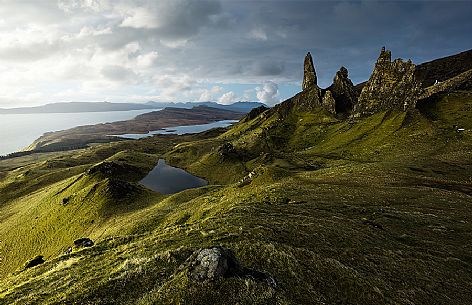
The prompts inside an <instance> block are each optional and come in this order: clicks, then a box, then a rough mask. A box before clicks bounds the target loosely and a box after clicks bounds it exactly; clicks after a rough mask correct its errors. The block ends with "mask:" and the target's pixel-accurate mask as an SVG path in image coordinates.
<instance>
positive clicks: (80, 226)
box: [0, 92, 472, 304]
mask: <svg viewBox="0 0 472 305" xmlns="http://www.w3.org/2000/svg"><path fill="white" fill-rule="evenodd" d="M471 118H472V98H471V97H470V94H469V93H464V92H456V93H453V94H450V95H449V96H443V97H441V98H439V99H438V100H437V101H436V102H435V103H433V104H426V105H422V106H421V108H420V111H418V112H416V113H412V114H405V113H380V114H377V115H374V116H371V117H368V118H365V119H362V120H360V121H357V122H349V121H339V120H337V119H336V118H333V117H330V116H327V115H326V113H324V112H313V113H304V112H294V111H292V112H289V113H288V114H286V115H284V117H283V119H282V116H280V115H279V114H277V113H275V114H272V115H270V116H268V117H265V118H261V117H259V118H256V119H254V120H253V121H251V122H248V123H246V124H239V125H237V126H235V127H234V128H233V129H231V130H230V131H228V132H226V133H224V134H222V135H219V136H217V137H216V138H211V139H209V138H208V137H201V138H200V139H192V140H195V141H192V142H185V141H188V140H189V138H187V139H185V138H179V139H173V140H169V141H168V142H166V141H163V140H153V139H149V140H146V141H142V142H131V143H133V144H132V145H134V146H135V147H130V145H131V144H130V142H126V143H115V144H110V145H108V146H107V147H106V148H100V147H101V146H98V147H96V148H94V149H102V150H103V151H106V152H107V153H103V154H102V155H101V156H100V157H97V154H95V151H93V150H92V151H90V152H83V151H81V152H79V153H78V156H76V157H77V158H79V159H80V160H81V161H80V162H77V165H76V166H75V167H72V168H71V169H70V174H67V175H66V174H64V171H65V169H64V168H68V166H64V168H62V167H61V166H58V168H54V170H53V172H54V173H55V174H54V175H51V174H50V172H51V169H46V168H44V166H46V165H41V163H39V165H34V163H29V162H31V161H30V160H26V161H22V160H23V159H20V160H16V161H15V162H18V163H19V165H18V166H22V167H20V168H18V169H16V170H13V171H9V172H8V173H7V174H6V177H4V178H3V180H2V198H13V197H16V196H17V195H21V197H20V198H19V199H13V200H11V199H8V200H6V201H5V202H3V203H2V206H1V207H0V217H2V219H3V220H2V223H1V225H0V236H2V239H3V240H2V243H0V247H2V246H3V247H4V248H2V249H1V255H2V258H3V259H2V262H1V263H2V264H3V265H2V269H1V270H6V269H4V267H3V266H8V269H7V270H8V271H9V272H11V271H13V270H15V269H16V270H18V271H15V273H14V274H13V275H10V276H8V277H6V278H4V279H3V280H2V281H1V282H0V303H1V302H2V301H3V302H4V303H5V304H59V303H60V302H61V301H64V300H67V303H68V304H116V303H122V304H175V303H181V304H215V303H219V304H236V303H239V304H275V303H277V304H333V303H337V304H428V303H435V304H466V303H468V302H469V301H470V291H471V289H472V287H471V286H472V284H471V283H472V256H471V255H470V253H472V248H471V246H470V243H468V242H465V241H470V240H471V232H472V227H471V223H472V219H471V216H470V213H469V211H470V208H471V204H472V197H471V196H472V177H471V176H470V173H471V172H472V164H471V162H470V160H471V159H472V158H471V157H472V156H471V152H472V135H471V131H470V129H471V128H472V126H470V122H471V121H472V120H471ZM452 125H457V126H459V128H461V127H462V128H466V129H468V131H465V132H457V131H456V129H457V128H456V127H453V126H452ZM192 138H194V137H192ZM178 142H179V143H180V142H185V143H180V144H178V145H176V146H174V144H177V143H178ZM225 142H231V143H233V145H234V147H235V149H236V151H237V152H238V156H237V157H225V156H222V155H221V153H220V152H219V149H218V148H219V147H220V146H221V145H222V144H223V143H225ZM124 148H126V149H127V151H126V152H123V153H119V151H121V150H123V149H124ZM115 153H118V155H115ZM162 154H164V155H165V157H166V159H167V160H169V161H170V162H171V163H172V164H176V165H179V166H182V167H184V168H186V169H188V170H189V171H191V172H193V173H195V174H197V175H200V176H204V177H206V178H208V179H209V180H210V181H211V182H212V183H213V185H212V186H208V187H204V188H200V189H195V190H187V191H184V192H181V193H178V194H174V195H170V196H161V195H158V194H154V193H150V192H147V191H145V190H140V191H139V193H138V194H139V195H138V196H136V197H130V198H128V199H126V198H125V199H123V200H116V199H113V198H110V197H107V196H106V195H104V194H106V190H107V184H106V182H107V177H102V176H94V175H92V176H90V175H85V176H82V178H80V179H79V180H77V182H75V183H74V184H73V185H72V186H71V187H69V188H68V189H67V191H66V192H68V193H67V195H68V196H72V197H71V198H73V199H72V200H71V201H72V202H71V203H70V204H69V205H66V206H62V205H61V204H60V202H58V201H61V200H62V197H61V196H64V195H65V194H64V195H61V196H55V195H54V194H56V193H57V191H58V190H60V189H62V188H63V187H64V186H65V185H67V183H68V182H69V181H74V180H73V179H75V177H79V176H77V175H80V174H81V173H83V172H84V170H85V169H86V168H89V167H90V166H91V165H92V164H94V163H97V162H99V161H101V160H103V159H105V158H113V159H114V160H116V161H117V162H118V160H122V161H120V162H122V163H123V164H132V165H135V166H138V167H139V168H142V172H145V170H146V168H150V167H151V166H152V165H153V164H154V163H155V161H156V160H157V158H158V157H159V156H160V155H162ZM113 156H114V157H113ZM28 158H30V157H28ZM56 158H58V159H59V160H73V158H71V157H70V156H67V155H65V156H60V155H59V156H58V157H56ZM53 160H54V159H53ZM20 163H21V164H20ZM3 164H4V163H2V164H0V166H2V165H3ZM28 164H30V165H28ZM12 166H13V165H12ZM25 171H29V172H28V175H32V176H33V177H36V179H35V180H37V181H39V182H38V184H34V183H33V182H32V180H33V179H25V180H24V181H25V185H26V186H27V188H26V189H25V190H24V191H18V190H16V189H15V188H13V187H11V186H10V187H9V185H12V183H14V181H15V179H23V178H15V177H18V176H21V175H23V174H25ZM139 172H141V170H140V171H139ZM249 172H252V174H251V178H248V177H246V180H245V182H244V183H240V182H239V181H240V180H241V179H242V178H243V177H244V176H245V175H247V174H248V173H249ZM48 173H49V175H48ZM139 175H140V174H138V175H137V176H136V177H131V179H130V180H131V182H132V183H133V181H137V179H138V178H139ZM95 184H97V185H98V187H97V189H95V190H94V192H92V193H91V194H92V196H96V197H92V198H94V199H93V200H92V199H87V196H86V195H87V194H88V193H89V191H88V190H89V189H90V188H91V187H93V186H94V185H95ZM31 191H34V192H33V193H31ZM102 191H103V192H104V193H102ZM11 194H13V195H11ZM9 196H11V197H9ZM38 215H39V216H38ZM72 215H74V217H72ZM77 216H80V217H77ZM34 217H39V218H38V219H41V220H38V222H39V223H40V226H38V224H36V223H35V222H34V221H35V220H34ZM20 220H21V221H25V223H27V224H28V226H25V225H22V224H19V223H18V221H20ZM91 220H94V223H93V224H91V223H90V222H91ZM30 225H32V227H38V229H32V230H31V231H30V230H29V226H30ZM43 231H45V232H47V233H46V234H41V232H43ZM52 232H61V233H60V234H57V233H56V234H54V233H52ZM83 235H87V236H91V237H92V238H94V239H95V240H97V241H98V244H97V245H96V246H95V247H93V248H90V249H84V250H81V251H75V252H73V253H72V254H71V255H59V256H57V255H58V254H59V253H60V252H61V250H62V249H63V247H64V246H66V245H68V244H70V243H71V241H72V240H73V239H74V238H77V237H81V236H83ZM45 236H47V237H46V238H49V242H47V243H43V242H40V240H41V238H44V237H45ZM5 237H6V238H5ZM18 240H21V243H18ZM13 241H14V242H15V245H18V250H17V252H15V254H14V255H11V256H9V257H8V259H5V256H4V255H5V253H6V247H5V244H6V243H8V242H10V244H11V243H12V242H13ZM209 245H226V246H227V247H229V248H231V249H233V250H234V251H235V253H236V255H237V256H238V257H239V259H240V260H241V261H242V263H243V264H244V265H247V266H250V267H253V268H256V269H259V270H265V271H267V272H269V273H271V274H272V275H273V276H274V277H275V278H276V279H277V282H278V285H277V287H276V288H272V287H271V286H269V285H267V284H266V283H264V282H258V281H254V280H244V279H224V280H221V281H218V282H216V283H195V282H192V281H189V280H188V277H187V276H186V273H187V272H188V268H187V267H186V265H185V260H186V259H187V258H188V257H189V256H190V254H191V253H192V252H193V251H194V250H195V249H198V248H200V247H203V246H209ZM20 250H21V251H20ZM37 254H45V255H46V256H47V263H46V264H44V265H41V266H39V267H35V268H32V269H29V270H26V271H20V270H19V269H18V267H19V266H20V262H23V261H25V260H26V259H27V258H28V257H32V256H34V255H37ZM5 261H7V262H5ZM9 261H12V262H14V263H10V264H8V262H9ZM179 266H180V267H179ZM3 275H5V273H3Z"/></svg>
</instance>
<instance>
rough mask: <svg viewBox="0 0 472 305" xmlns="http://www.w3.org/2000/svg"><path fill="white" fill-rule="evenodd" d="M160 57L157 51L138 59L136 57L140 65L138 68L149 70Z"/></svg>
mask: <svg viewBox="0 0 472 305" xmlns="http://www.w3.org/2000/svg"><path fill="white" fill-rule="evenodd" d="M158 57H159V54H158V53H157V51H152V52H149V53H146V54H140V55H138V57H136V62H137V64H138V67H141V68H149V67H152V66H153V65H154V62H155V61H156V59H157V58H158Z"/></svg>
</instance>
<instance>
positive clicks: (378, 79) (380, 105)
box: [354, 47, 421, 116]
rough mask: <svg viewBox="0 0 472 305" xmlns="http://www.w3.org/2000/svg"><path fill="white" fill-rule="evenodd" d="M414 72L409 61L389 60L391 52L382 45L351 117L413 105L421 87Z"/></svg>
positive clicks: (413, 67) (412, 106)
mask: <svg viewBox="0 0 472 305" xmlns="http://www.w3.org/2000/svg"><path fill="white" fill-rule="evenodd" d="M414 74H415V65H414V64H413V63H412V62H411V60H408V61H407V62H404V61H403V60H401V59H395V60H394V61H393V62H392V53H391V52H390V51H388V50H385V47H383V48H382V50H381V52H380V56H379V58H378V59H377V63H376V64H375V68H374V71H373V72H372V75H371V76H370V79H369V81H368V82H367V84H366V85H365V86H364V88H362V92H361V94H360V96H359V100H358V103H357V104H356V105H355V107H354V116H362V115H368V114H372V113H375V112H378V111H384V110H394V109H397V110H403V111H407V110H409V109H413V108H415V106H416V101H417V99H418V96H419V94H420V92H421V86H420V84H419V83H418V82H417V81H416V79H415V76H414Z"/></svg>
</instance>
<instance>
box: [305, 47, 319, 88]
mask: <svg viewBox="0 0 472 305" xmlns="http://www.w3.org/2000/svg"><path fill="white" fill-rule="evenodd" d="M303 70H304V71H303V72H304V73H303V83H302V89H303V90H306V89H308V88H310V87H312V86H314V85H317V84H318V79H317V78H316V72H315V66H314V65H313V58H312V57H311V54H310V52H308V53H307V54H306V56H305V62H304V64H303Z"/></svg>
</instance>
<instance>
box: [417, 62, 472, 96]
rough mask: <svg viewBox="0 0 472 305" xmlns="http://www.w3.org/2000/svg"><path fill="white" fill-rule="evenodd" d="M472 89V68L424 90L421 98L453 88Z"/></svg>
mask: <svg viewBox="0 0 472 305" xmlns="http://www.w3.org/2000/svg"><path fill="white" fill-rule="evenodd" d="M471 89H472V69H470V70H468V71H466V72H463V73H461V74H459V75H456V76H455V77H452V78H450V79H447V80H445V81H442V82H438V83H436V84H434V85H432V86H429V87H427V88H425V89H424V90H423V92H422V93H421V95H420V96H419V98H418V99H419V100H423V99H427V98H429V97H431V96H433V95H435V94H438V93H444V92H450V91H453V90H471Z"/></svg>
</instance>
